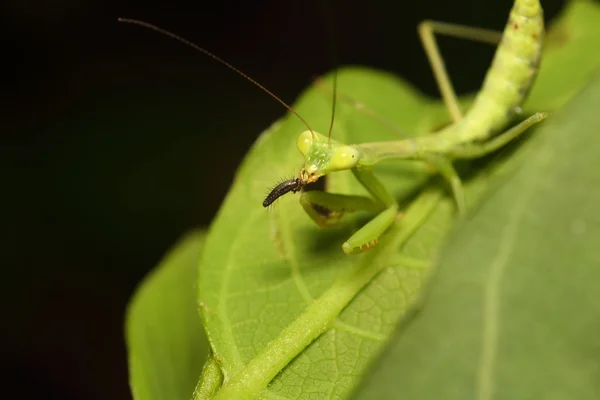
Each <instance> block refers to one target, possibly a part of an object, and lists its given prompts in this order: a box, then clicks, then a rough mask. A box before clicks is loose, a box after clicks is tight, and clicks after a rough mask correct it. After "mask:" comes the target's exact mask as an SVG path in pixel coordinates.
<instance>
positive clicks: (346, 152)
mask: <svg viewBox="0 0 600 400" xmlns="http://www.w3.org/2000/svg"><path fill="white" fill-rule="evenodd" d="M358 160H360V152H359V151H358V150H357V149H355V148H354V147H350V146H337V147H336V148H335V149H334V151H333V154H332V155H331V170H332V171H342V170H345V169H351V168H354V166H356V164H357V163H358Z"/></svg>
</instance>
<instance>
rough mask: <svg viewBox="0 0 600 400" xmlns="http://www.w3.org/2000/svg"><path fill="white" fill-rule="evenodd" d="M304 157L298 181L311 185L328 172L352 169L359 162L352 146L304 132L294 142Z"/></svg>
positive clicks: (358, 154)
mask: <svg viewBox="0 0 600 400" xmlns="http://www.w3.org/2000/svg"><path fill="white" fill-rule="evenodd" d="M296 145H297V146H298V150H300V153H302V155H303V156H304V160H305V163H304V168H302V170H301V171H300V179H302V180H303V181H304V182H305V183H312V182H315V181H316V180H317V179H319V178H320V177H321V176H323V175H326V174H328V173H330V172H335V171H343V170H345V169H352V168H354V167H355V166H356V164H357V163H358V161H359V160H360V152H359V151H358V150H357V149H355V148H354V147H352V146H347V145H345V144H341V143H339V142H336V141H334V140H330V139H329V138H328V137H327V136H325V135H322V134H320V133H317V132H312V131H304V132H302V133H301V134H300V136H298V140H297V141H296Z"/></svg>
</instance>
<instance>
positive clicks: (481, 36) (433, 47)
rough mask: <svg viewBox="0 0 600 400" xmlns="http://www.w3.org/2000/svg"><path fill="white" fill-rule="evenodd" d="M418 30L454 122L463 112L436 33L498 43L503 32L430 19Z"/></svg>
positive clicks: (460, 117)
mask: <svg viewBox="0 0 600 400" xmlns="http://www.w3.org/2000/svg"><path fill="white" fill-rule="evenodd" d="M418 31H419V37H420V38H421V42H422V44H423V48H424V49H425V53H426V54H427V58H428V59H429V63H430V64H431V68H432V69H433V74H434V76H435V80H436V81H437V84H438V87H439V88H440V92H441V94H442V98H443V99H444V103H446V107H448V112H449V113H450V117H452V120H453V121H454V122H456V121H459V120H460V119H462V113H461V111H460V108H459V106H458V101H457V100H456V93H455V92H454V88H453V87H452V82H451V81H450V78H449V77H448V72H447V71H446V66H445V64H444V59H443V58H442V56H441V54H440V50H439V48H438V45H437V42H436V40H435V36H434V35H435V34H436V33H437V34H440V35H447V36H454V37H457V38H461V39H468V40H473V41H480V42H484V43H490V44H497V43H499V42H500V39H501V38H502V32H496V31H492V30H489V29H483V28H473V27H468V26H464V25H457V24H449V23H445V22H438V21H429V20H428V21H423V22H421V23H420V24H419V28H418Z"/></svg>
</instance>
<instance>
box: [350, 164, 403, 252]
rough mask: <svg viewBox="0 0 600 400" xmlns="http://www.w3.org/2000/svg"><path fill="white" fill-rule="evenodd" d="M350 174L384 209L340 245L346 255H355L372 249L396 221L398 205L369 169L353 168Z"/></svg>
mask: <svg viewBox="0 0 600 400" xmlns="http://www.w3.org/2000/svg"><path fill="white" fill-rule="evenodd" d="M352 172H353V173H354V176H355V177H356V179H358V181H359V182H360V183H361V184H362V185H363V186H364V187H365V189H367V190H368V191H369V193H371V195H372V196H373V197H374V198H375V200H376V201H377V202H378V203H379V204H380V205H382V206H383V207H385V209H384V210H383V211H381V212H380V213H379V214H378V215H377V216H376V217H375V218H373V219H372V220H371V221H369V222H368V223H367V224H365V225H364V226H363V227H362V228H360V229H359V230H358V231H356V232H355V233H354V235H352V236H351V237H350V238H349V239H348V240H347V241H346V242H345V243H344V244H343V245H342V249H343V250H344V253H346V254H357V253H361V252H363V251H366V250H368V249H370V248H372V247H374V246H375V245H376V244H377V243H378V242H379V237H380V236H381V235H382V234H383V233H384V232H385V231H386V230H387V229H388V228H389V227H390V226H391V225H392V223H393V222H394V221H395V220H396V215H397V212H398V203H397V202H396V200H395V199H394V197H393V196H392V195H391V194H390V193H389V192H388V191H387V189H386V188H385V187H384V186H383V184H382V183H381V181H380V180H379V179H377V178H376V177H375V175H374V174H373V172H372V171H371V169H370V168H353V169H352Z"/></svg>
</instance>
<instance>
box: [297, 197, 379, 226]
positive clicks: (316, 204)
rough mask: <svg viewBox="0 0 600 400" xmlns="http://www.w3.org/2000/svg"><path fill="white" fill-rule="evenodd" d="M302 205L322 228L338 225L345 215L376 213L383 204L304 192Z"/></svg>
mask: <svg viewBox="0 0 600 400" xmlns="http://www.w3.org/2000/svg"><path fill="white" fill-rule="evenodd" d="M300 204H301V205H302V208H304V211H306V213H307V214H308V216H309V217H310V218H311V219H312V220H313V221H314V222H315V223H316V224H317V225H319V226H320V227H329V226H333V225H335V224H337V223H338V222H339V220H340V218H342V216H343V215H344V214H347V213H351V212H355V211H372V212H376V211H379V210H381V209H382V208H383V205H382V204H379V203H377V202H376V201H374V200H373V199H371V198H369V197H365V196H352V195H345V194H337V193H327V192H322V191H317V190H315V191H309V192H302V195H301V196H300Z"/></svg>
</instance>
